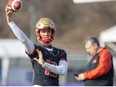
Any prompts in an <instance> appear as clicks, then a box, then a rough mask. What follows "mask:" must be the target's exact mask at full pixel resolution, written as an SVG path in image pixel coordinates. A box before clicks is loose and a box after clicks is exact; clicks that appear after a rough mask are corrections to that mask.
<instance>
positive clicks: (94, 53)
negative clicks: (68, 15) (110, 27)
mask: <svg viewBox="0 0 116 87" xmlns="http://www.w3.org/2000/svg"><path fill="white" fill-rule="evenodd" d="M85 49H86V51H87V52H88V54H90V55H91V60H90V62H89V63H88V66H87V68H86V72H84V73H81V74H79V75H78V76H75V78H76V80H78V81H85V86H113V78H114V68H113V59H112V54H111V53H110V52H109V51H108V50H107V49H106V48H102V47H100V44H99V41H98V40H97V38H95V37H90V38H89V39H87V40H86V41H85Z"/></svg>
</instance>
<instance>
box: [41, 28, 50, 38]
mask: <svg viewBox="0 0 116 87" xmlns="http://www.w3.org/2000/svg"><path fill="white" fill-rule="evenodd" d="M51 35H52V31H51V30H40V36H41V38H42V39H51Z"/></svg>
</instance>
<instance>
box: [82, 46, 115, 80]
mask: <svg viewBox="0 0 116 87" xmlns="http://www.w3.org/2000/svg"><path fill="white" fill-rule="evenodd" d="M112 64H113V63H112V55H111V53H110V52H109V51H108V50H107V49H106V48H103V49H102V50H101V51H100V53H99V63H98V65H97V67H96V68H95V69H93V70H90V71H87V72H85V73H84V76H85V79H86V80H87V79H95V78H97V77H99V76H102V75H105V74H106V73H107V72H109V71H110V69H111V68H112Z"/></svg>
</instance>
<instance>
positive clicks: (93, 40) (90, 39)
mask: <svg viewBox="0 0 116 87" xmlns="http://www.w3.org/2000/svg"><path fill="white" fill-rule="evenodd" d="M88 41H90V42H91V44H94V43H95V44H97V45H98V46H100V44H99V41H98V39H97V38H96V37H90V38H88V39H86V40H85V44H86V43H87V42H88Z"/></svg>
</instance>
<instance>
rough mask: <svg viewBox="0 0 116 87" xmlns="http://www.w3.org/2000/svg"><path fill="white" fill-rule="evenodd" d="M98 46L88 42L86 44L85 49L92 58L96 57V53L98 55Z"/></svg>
mask: <svg viewBox="0 0 116 87" xmlns="http://www.w3.org/2000/svg"><path fill="white" fill-rule="evenodd" d="M97 47H98V46H97V45H96V44H92V43H91V42H90V41H88V42H87V43H86V44H85V48H86V51H87V52H88V53H89V54H90V55H91V56H95V55H96V53H97Z"/></svg>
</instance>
